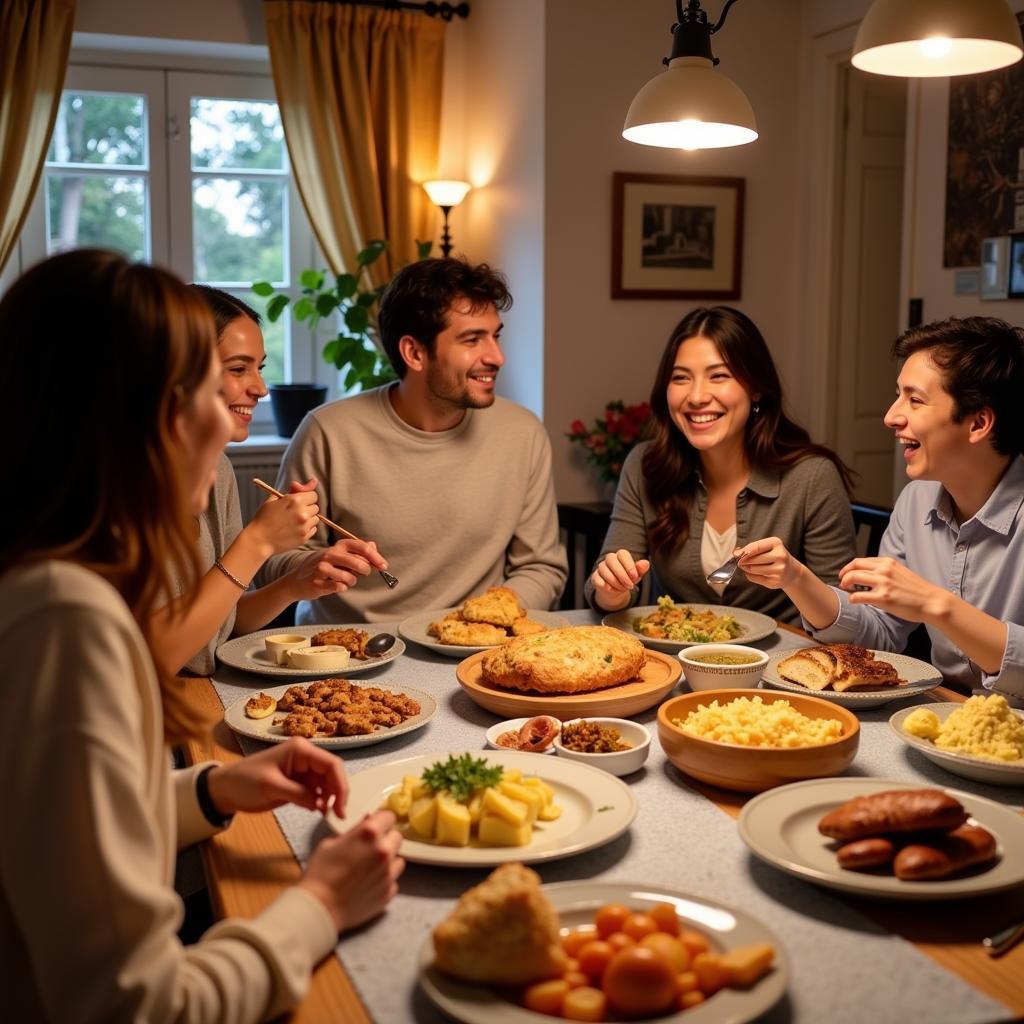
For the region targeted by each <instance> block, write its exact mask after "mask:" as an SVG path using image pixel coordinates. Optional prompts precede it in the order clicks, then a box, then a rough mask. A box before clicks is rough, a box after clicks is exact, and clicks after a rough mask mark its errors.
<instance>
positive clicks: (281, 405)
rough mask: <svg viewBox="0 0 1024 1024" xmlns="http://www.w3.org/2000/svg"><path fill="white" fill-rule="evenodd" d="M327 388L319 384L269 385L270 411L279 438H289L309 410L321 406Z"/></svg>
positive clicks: (325, 397) (325, 396)
mask: <svg viewBox="0 0 1024 1024" xmlns="http://www.w3.org/2000/svg"><path fill="white" fill-rule="evenodd" d="M326 399H327V387H326V386H325V385H324V386H321V385H320V384H271V385H270V410H271V412H272V413H273V414H274V423H275V424H276V425H277V432H278V434H279V435H280V436H281V437H291V436H292V434H294V433H295V431H296V430H297V429H298V426H299V424H300V423H301V422H302V418H303V417H304V416H305V415H306V413H307V412H309V411H310V410H311V409H315V408H316V407H317V406H318V405H323V403H324V401H325V400H326Z"/></svg>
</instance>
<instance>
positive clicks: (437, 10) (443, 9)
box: [327, 0, 469, 21]
mask: <svg viewBox="0 0 1024 1024" xmlns="http://www.w3.org/2000/svg"><path fill="white" fill-rule="evenodd" d="M327 2H328V3H334V4H342V5H344V6H348V7H380V8H383V9H384V10H387V11H420V12H421V13H422V14H426V15H427V16H428V17H430V18H436V17H437V16H438V15H440V16H441V18H443V19H444V20H445V21H451V20H452V18H454V17H458V18H468V17H469V4H468V3H461V4H450V3H447V2H442V3H435V2H434V0H426V2H425V3H413V2H412V0H327Z"/></svg>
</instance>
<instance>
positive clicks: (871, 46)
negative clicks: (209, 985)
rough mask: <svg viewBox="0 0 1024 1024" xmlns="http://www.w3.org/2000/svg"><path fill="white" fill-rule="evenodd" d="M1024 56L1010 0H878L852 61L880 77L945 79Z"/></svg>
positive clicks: (864, 23)
mask: <svg viewBox="0 0 1024 1024" xmlns="http://www.w3.org/2000/svg"><path fill="white" fill-rule="evenodd" d="M1022 55H1024V47H1022V45H1021V35H1020V28H1019V27H1018V25H1017V19H1016V18H1015V17H1014V14H1013V12H1012V11H1011V10H1010V8H1009V6H1008V5H1007V3H1006V0H875V2H874V4H872V6H871V8H870V10H869V11H868V13H867V14H865V15H864V20H863V21H862V22H861V23H860V29H859V31H858V32H857V40H856V42H855V43H854V45H853V58H852V61H853V66H854V67H855V68H860V69H861V70H862V71H870V72H872V73H874V74H876V75H894V76H897V77H900V78H941V77H945V76H947V75H972V74H977V73H978V72H979V71H993V70H995V69H996V68H1004V67H1006V66H1007V65H1009V64H1014V63H1016V62H1017V61H1018V60H1020V59H1021V56H1022Z"/></svg>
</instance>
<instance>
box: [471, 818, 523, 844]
mask: <svg viewBox="0 0 1024 1024" xmlns="http://www.w3.org/2000/svg"><path fill="white" fill-rule="evenodd" d="M479 835H480V842H482V843H488V844H490V845H491V846H525V845H526V844H527V843H528V842H529V841H530V839H531V838H532V837H533V829H532V828H531V827H530V825H529V823H528V822H526V821H524V822H523V823H522V824H521V825H512V824H510V823H509V822H508V821H506V820H505V819H504V818H499V817H498V815H496V814H485V815H484V816H483V817H482V818H481V819H480V826H479Z"/></svg>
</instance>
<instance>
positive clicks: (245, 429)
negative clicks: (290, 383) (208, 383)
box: [217, 316, 267, 441]
mask: <svg viewBox="0 0 1024 1024" xmlns="http://www.w3.org/2000/svg"><path fill="white" fill-rule="evenodd" d="M217 351H218V353H219V355H220V361H221V368H222V370H221V377H222V389H223V397H224V402H225V404H226V405H227V407H228V411H229V412H230V413H231V424H232V427H231V440H232V441H244V440H245V439H246V438H247V437H248V436H249V426H250V424H251V423H252V414H253V410H254V409H255V408H256V403H257V402H258V401H259V400H260V399H261V398H262V397H263V396H264V395H265V394H266V393H267V386H266V384H264V383H263V376H262V371H263V366H264V364H265V363H266V361H267V353H266V350H265V348H264V345H263V332H262V331H261V330H260V328H259V325H258V324H256V323H254V322H253V321H252V320H250V319H249V317H247V316H238V317H235V319H234V320H232V321H231V323H229V324H228V325H227V327H225V328H224V330H223V331H221V334H220V337H219V338H218V339H217Z"/></svg>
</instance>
